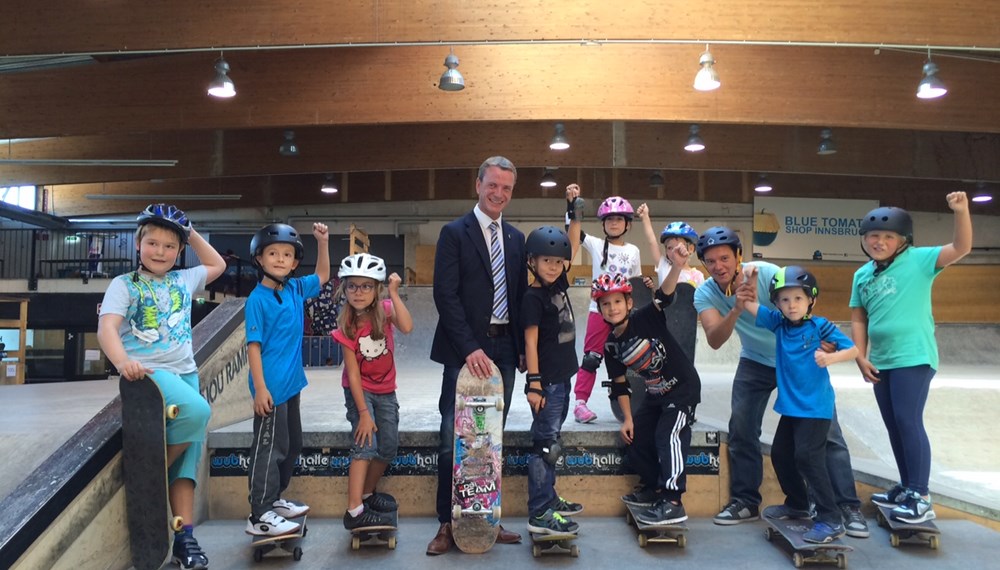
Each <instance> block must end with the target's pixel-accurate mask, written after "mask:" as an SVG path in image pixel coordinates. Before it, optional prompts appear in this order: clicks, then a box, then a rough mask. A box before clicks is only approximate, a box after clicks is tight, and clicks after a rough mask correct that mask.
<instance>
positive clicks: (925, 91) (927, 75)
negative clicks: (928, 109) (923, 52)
mask: <svg viewBox="0 0 1000 570" xmlns="http://www.w3.org/2000/svg"><path fill="white" fill-rule="evenodd" d="M937 72H938V66H937V64H936V63H934V62H933V61H931V50H927V61H926V62H924V77H923V79H921V80H920V84H919V85H917V97H918V98H920V99H937V98H938V97H941V96H943V95H944V94H945V93H947V92H948V88H947V87H945V86H944V82H943V81H941V80H940V79H938V76H937Z"/></svg>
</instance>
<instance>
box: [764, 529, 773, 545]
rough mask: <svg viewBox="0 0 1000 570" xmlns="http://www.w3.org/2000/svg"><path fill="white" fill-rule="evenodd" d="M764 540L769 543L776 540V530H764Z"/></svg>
mask: <svg viewBox="0 0 1000 570" xmlns="http://www.w3.org/2000/svg"><path fill="white" fill-rule="evenodd" d="M764 539H765V540H767V541H768V542H771V541H772V540H774V530H773V529H771V528H770V527H768V528H765V529H764Z"/></svg>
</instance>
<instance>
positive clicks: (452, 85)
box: [438, 50, 465, 91]
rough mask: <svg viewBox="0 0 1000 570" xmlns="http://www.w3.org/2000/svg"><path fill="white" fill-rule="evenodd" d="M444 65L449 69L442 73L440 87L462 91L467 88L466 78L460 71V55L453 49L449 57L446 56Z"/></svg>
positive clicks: (446, 89) (442, 89)
mask: <svg viewBox="0 0 1000 570" xmlns="http://www.w3.org/2000/svg"><path fill="white" fill-rule="evenodd" d="M444 66H445V67H447V68H448V69H447V70H446V71H445V72H444V73H442V74H441V79H440V80H439V81H438V89H440V90H441V91H461V90H462V89H465V78H464V77H462V73H461V72H459V71H458V56H456V55H455V51H454V50H452V51H451V53H449V54H448V57H446V58H444Z"/></svg>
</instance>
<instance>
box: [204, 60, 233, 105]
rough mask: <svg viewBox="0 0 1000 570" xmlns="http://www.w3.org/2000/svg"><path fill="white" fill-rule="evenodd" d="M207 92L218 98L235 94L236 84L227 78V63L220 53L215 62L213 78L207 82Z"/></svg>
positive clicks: (226, 97) (225, 97)
mask: <svg viewBox="0 0 1000 570" xmlns="http://www.w3.org/2000/svg"><path fill="white" fill-rule="evenodd" d="M208 94H209V95H211V96H212V97H218V98H219V99H229V98H230V97H235V96H236V84H234V83H233V80H232V79H230V78H229V64H228V63H226V60H225V59H223V58H222V56H221V55H220V56H219V59H218V60H216V62H215V79H213V80H212V82H211V83H209V84H208Z"/></svg>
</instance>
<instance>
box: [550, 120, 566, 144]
mask: <svg viewBox="0 0 1000 570" xmlns="http://www.w3.org/2000/svg"><path fill="white" fill-rule="evenodd" d="M549 148H550V149H552V150H566V149H568V148H569V141H568V140H566V127H565V126H563V124H562V123H556V134H554V135H552V142H550V143H549Z"/></svg>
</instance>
